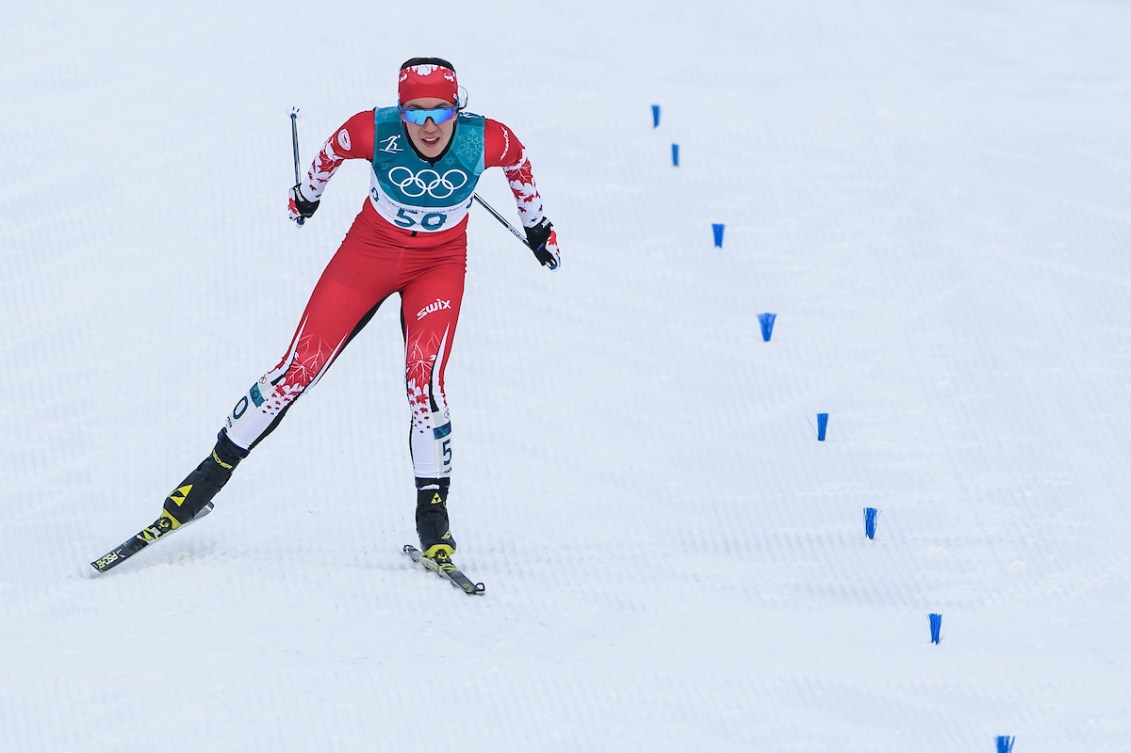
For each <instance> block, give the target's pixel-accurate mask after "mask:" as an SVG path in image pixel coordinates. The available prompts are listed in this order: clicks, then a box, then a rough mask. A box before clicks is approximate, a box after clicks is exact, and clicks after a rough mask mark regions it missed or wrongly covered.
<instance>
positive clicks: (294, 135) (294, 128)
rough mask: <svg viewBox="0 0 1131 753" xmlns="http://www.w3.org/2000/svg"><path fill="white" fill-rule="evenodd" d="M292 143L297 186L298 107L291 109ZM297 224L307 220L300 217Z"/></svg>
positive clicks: (296, 183)
mask: <svg viewBox="0 0 1131 753" xmlns="http://www.w3.org/2000/svg"><path fill="white" fill-rule="evenodd" d="M291 143H292V144H293V145H294V149H295V185H296V186H297V185H298V184H299V177H298V108H297V107H292V108H291ZM295 222H296V223H298V224H299V225H302V223H303V222H305V220H304V219H303V218H302V217H299V218H298V219H297V220H295Z"/></svg>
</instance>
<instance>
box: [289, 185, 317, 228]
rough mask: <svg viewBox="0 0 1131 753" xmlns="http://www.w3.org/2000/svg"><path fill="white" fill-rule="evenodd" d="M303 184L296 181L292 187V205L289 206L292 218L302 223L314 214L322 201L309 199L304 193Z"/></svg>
mask: <svg viewBox="0 0 1131 753" xmlns="http://www.w3.org/2000/svg"><path fill="white" fill-rule="evenodd" d="M301 185H302V184H301V183H295V184H294V187H293V188H291V200H290V206H288V207H287V209H289V210H290V213H291V219H292V220H294V221H295V222H297V223H298V224H300V225H301V224H302V223H303V222H304V221H306V220H308V219H310V218H311V217H313V216H314V213H315V212H317V211H318V204H319V203H320V202H318V201H307V200H306V197H305V196H303V195H302V189H301V188H300V186H301Z"/></svg>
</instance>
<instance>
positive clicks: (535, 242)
mask: <svg viewBox="0 0 1131 753" xmlns="http://www.w3.org/2000/svg"><path fill="white" fill-rule="evenodd" d="M525 230H526V242H527V243H528V244H529V245H530V250H531V251H533V252H534V258H536V259H537V260H538V263H539V264H541V265H542V266H543V267H549V268H550V269H557V268H558V265H559V264H561V263H562V258H561V253H560V252H559V251H558V234H557V233H555V232H554V225H553V223H551V222H550V218H549V217H543V218H542V221H541V222H539V223H538V224H537V225H535V226H534V227H528V228H525Z"/></svg>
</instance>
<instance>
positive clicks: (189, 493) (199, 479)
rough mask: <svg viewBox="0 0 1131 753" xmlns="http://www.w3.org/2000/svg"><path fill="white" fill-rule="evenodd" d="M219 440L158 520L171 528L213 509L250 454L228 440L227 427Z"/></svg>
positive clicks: (174, 493)
mask: <svg viewBox="0 0 1131 753" xmlns="http://www.w3.org/2000/svg"><path fill="white" fill-rule="evenodd" d="M216 439H217V442H216V446H215V447H213V448H212V454H211V455H209V456H208V457H206V458H205V459H204V461H203V462H201V464H200V465H198V466H197V467H196V470H194V471H193V472H192V473H190V474H189V475H188V476H187V477H186V478H185V480H184V481H182V482H181V483H180V484H179V485H178V486H177V488H176V489H174V490H173V491H171V492H169V496H168V497H166V498H165V506H164V509H163V510H162V512H161V517H160V518H159V519H158V522H159V523H163V524H164V525H166V526H168V528H169V529H171V530H172V529H176V528H179V527H180V526H183V525H185V524H186V523H188V522H190V521H192V520H194V519H195V518H198V517H201V516H203V515H207V514H208V513H209V512H211V511H212V498H213V497H215V496H216V495H217V493H219V491H220V490H221V489H223V488H224V484H226V483H228V479H230V478H231V477H232V471H234V470H235V468H236V466H237V465H239V462H240V461H241V460H243V459H244V458H246V457H247V454H248V451H247V450H245V449H244V448H242V447H240V446H239V445H237V444H236V443H235V442H233V441H232V440H230V439H228V432H227V430H225V429H221V430H220V433H219V435H217V437H216Z"/></svg>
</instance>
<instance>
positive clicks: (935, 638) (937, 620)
mask: <svg viewBox="0 0 1131 753" xmlns="http://www.w3.org/2000/svg"><path fill="white" fill-rule="evenodd" d="M927 617H928V618H929V619H930V620H931V643H938V642H939V641H940V640H942V639H941V638H940V637H939V633H941V632H942V615H941V614H929V615H927Z"/></svg>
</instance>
